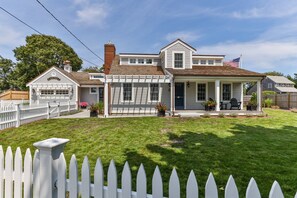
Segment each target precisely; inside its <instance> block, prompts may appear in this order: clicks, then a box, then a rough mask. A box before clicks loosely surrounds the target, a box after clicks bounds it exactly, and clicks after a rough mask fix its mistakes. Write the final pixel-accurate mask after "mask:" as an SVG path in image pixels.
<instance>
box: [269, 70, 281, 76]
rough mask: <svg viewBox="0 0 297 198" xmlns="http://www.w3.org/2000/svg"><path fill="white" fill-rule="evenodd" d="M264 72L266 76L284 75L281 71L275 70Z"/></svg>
mask: <svg viewBox="0 0 297 198" xmlns="http://www.w3.org/2000/svg"><path fill="white" fill-rule="evenodd" d="M264 74H266V75H267V76H284V74H283V73H281V72H277V71H270V72H265V73H264Z"/></svg>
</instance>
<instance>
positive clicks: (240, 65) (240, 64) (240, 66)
mask: <svg viewBox="0 0 297 198" xmlns="http://www.w3.org/2000/svg"><path fill="white" fill-rule="evenodd" d="M239 60H240V63H239V68H242V54H240V59H239Z"/></svg>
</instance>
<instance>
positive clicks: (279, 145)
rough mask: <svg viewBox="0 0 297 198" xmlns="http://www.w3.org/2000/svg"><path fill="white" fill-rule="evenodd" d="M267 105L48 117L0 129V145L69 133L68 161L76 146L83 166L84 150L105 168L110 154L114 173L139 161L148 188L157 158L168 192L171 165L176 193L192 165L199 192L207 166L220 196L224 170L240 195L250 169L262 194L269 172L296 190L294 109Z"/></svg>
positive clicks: (288, 192) (28, 142)
mask: <svg viewBox="0 0 297 198" xmlns="http://www.w3.org/2000/svg"><path fill="white" fill-rule="evenodd" d="M265 112H266V113H268V115H269V117H264V118H157V117H146V118H116V119H96V118H90V119H51V120H43V121H38V122H34V123H30V124H27V125H24V126H21V127H20V128H17V129H16V128H15V129H7V130H3V131H0V145H2V146H3V148H4V150H6V148H7V146H8V145H11V146H12V148H13V150H14V151H15V149H16V148H17V146H20V147H21V148H22V152H23V153H24V152H25V148H27V147H30V148H31V149H33V146H32V144H33V143H34V142H36V141H40V140H43V139H46V138H51V137H61V138H68V139H70V142H69V143H68V144H67V146H66V149H65V156H66V159H67V162H68V163H69V161H70V157H71V155H72V154H73V153H74V154H76V157H77V159H78V161H79V166H81V164H82V161H83V157H84V156H85V155H88V157H89V161H90V163H91V168H94V166H95V162H96V159H97V157H100V158H101V160H102V162H103V164H104V167H105V169H104V170H105V171H106V170H107V167H108V165H109V161H110V160H111V159H114V160H115V161H116V165H117V169H118V172H119V174H120V173H121V171H122V168H123V165H124V163H125V161H126V160H128V161H129V164H130V167H131V168H132V175H133V178H134V179H135V176H136V172H137V169H138V167H139V165H140V163H143V164H144V167H145V169H146V174H147V176H148V182H149V187H148V190H149V191H150V189H151V178H152V175H153V172H154V169H155V166H156V165H158V166H159V168H160V170H161V173H162V176H163V182H164V183H165V186H164V192H165V193H166V194H167V195H168V192H167V185H168V180H169V177H170V174H171V170H172V168H173V167H176V168H177V171H178V175H179V177H180V182H181V188H182V191H181V192H182V193H183V192H185V185H186V182H187V177H188V174H189V172H190V171H191V169H193V170H194V172H195V174H196V177H197V180H198V184H199V190H200V194H201V195H202V194H203V193H202V192H203V191H204V186H205V182H206V179H207V176H208V174H209V172H213V174H214V176H215V179H216V182H217V185H218V186H219V193H220V197H222V195H223V193H224V191H223V190H224V187H225V185H226V182H227V179H228V177H229V175H230V174H232V175H233V177H234V178H235V181H236V183H237V186H238V189H239V191H240V196H241V197H244V195H245V190H246V188H247V185H248V182H249V180H250V178H251V177H254V178H255V179H256V181H257V183H258V186H259V189H260V191H261V193H262V196H263V197H268V193H269V189H270V188H271V185H272V183H273V181H274V180H277V181H278V182H279V183H280V185H281V187H282V190H283V192H284V194H285V196H286V197H293V196H294V194H295V193H296V190H297V185H296V184H297V114H296V113H292V112H289V111H284V110H271V109H266V110H265ZM92 170H93V169H92ZM119 181H120V177H119ZM119 186H120V183H119ZM133 188H134V189H135V180H134V184H133ZM183 197H184V195H183Z"/></svg>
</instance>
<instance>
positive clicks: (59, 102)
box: [57, 102, 60, 117]
mask: <svg viewBox="0 0 297 198" xmlns="http://www.w3.org/2000/svg"><path fill="white" fill-rule="evenodd" d="M57 108H58V117H60V102H58V107H57Z"/></svg>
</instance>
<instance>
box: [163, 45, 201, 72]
mask: <svg viewBox="0 0 297 198" xmlns="http://www.w3.org/2000/svg"><path fill="white" fill-rule="evenodd" d="M195 52H196V49H195V48H194V47H192V46H190V45H189V44H187V43H185V42H184V41H182V40H180V39H177V40H175V41H173V42H172V43H170V44H168V45H167V46H165V47H163V48H162V49H161V51H160V54H161V57H162V60H163V62H164V65H163V64H162V65H163V66H164V67H165V68H172V69H191V68H192V56H193V53H195Z"/></svg>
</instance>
